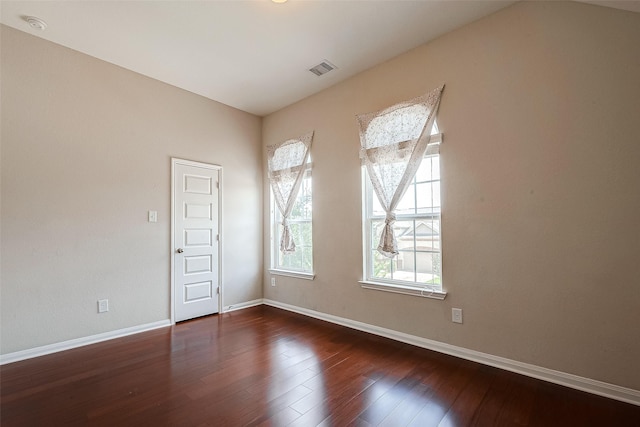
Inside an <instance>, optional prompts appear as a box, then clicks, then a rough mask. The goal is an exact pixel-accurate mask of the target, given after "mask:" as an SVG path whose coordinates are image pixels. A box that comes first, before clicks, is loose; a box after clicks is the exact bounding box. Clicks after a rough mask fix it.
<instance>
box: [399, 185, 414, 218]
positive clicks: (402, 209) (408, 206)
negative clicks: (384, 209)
mask: <svg viewBox="0 0 640 427" xmlns="http://www.w3.org/2000/svg"><path fill="white" fill-rule="evenodd" d="M415 191H416V190H415V186H414V185H413V184H411V185H410V186H409V188H407V192H406V193H404V196H402V199H400V203H398V207H397V208H396V214H397V215H402V214H405V215H406V214H413V213H415V211H416V197H415V196H416V195H415Z"/></svg>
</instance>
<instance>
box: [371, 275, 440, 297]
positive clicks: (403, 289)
mask: <svg viewBox="0 0 640 427" xmlns="http://www.w3.org/2000/svg"><path fill="white" fill-rule="evenodd" d="M358 283H360V286H361V287H362V288H364V289H373V290H376V291H384V292H393V293H395V294H404V295H413V296H415V297H423V298H433V299H437V300H440V301H442V300H444V299H445V298H446V297H447V293H446V292H441V291H437V290H435V289H429V288H419V287H417V286H403V285H392V284H390V283H378V282H370V281H368V280H360V281H359V282H358Z"/></svg>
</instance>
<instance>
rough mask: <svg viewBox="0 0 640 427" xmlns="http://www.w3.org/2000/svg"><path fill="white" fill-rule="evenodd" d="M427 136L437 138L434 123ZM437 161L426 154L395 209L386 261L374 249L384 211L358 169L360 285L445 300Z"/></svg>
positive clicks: (435, 157) (437, 156)
mask: <svg viewBox="0 0 640 427" xmlns="http://www.w3.org/2000/svg"><path fill="white" fill-rule="evenodd" d="M432 135H433V136H432V138H440V135H439V134H438V129H437V125H436V124H434V126H433V130H432ZM439 157H440V156H439V154H431V153H429V152H427V155H425V157H424V158H423V160H422V162H421V164H420V167H419V169H418V171H417V172H416V174H415V176H414V178H413V181H412V182H411V184H410V185H409V187H408V188H407V191H406V192H405V193H404V195H403V197H402V199H401V201H400V203H399V204H398V207H397V208H396V210H395V214H396V221H395V224H394V225H393V229H394V233H395V235H396V239H397V243H398V252H399V254H398V255H397V256H395V257H393V258H391V259H390V258H387V257H385V256H383V255H381V254H380V253H379V252H378V251H377V247H378V243H379V242H380V235H381V233H382V229H383V227H384V225H385V211H384V209H383V208H382V206H381V205H380V203H379V201H378V198H377V196H376V194H375V192H374V191H373V187H372V185H371V181H370V180H369V177H368V176H367V172H366V168H364V167H363V177H362V180H363V194H364V201H363V202H364V209H363V211H364V212H363V217H364V221H363V228H364V230H363V235H364V248H365V249H364V252H365V253H364V264H365V265H364V278H365V279H364V284H363V286H364V287H369V288H374V289H380V290H388V291H394V292H401V293H409V294H416V295H422V296H431V297H436V298H444V295H445V294H444V293H443V292H442V253H441V244H440V243H441V237H440V210H441V209H440V208H441V207H440V158H439ZM425 292H427V293H428V294H425Z"/></svg>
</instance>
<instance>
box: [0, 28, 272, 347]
mask: <svg viewBox="0 0 640 427" xmlns="http://www.w3.org/2000/svg"><path fill="white" fill-rule="evenodd" d="M1 34H2V46H1V51H2V58H1V59H2V69H1V73H2V74H1V77H2V81H1V90H2V93H1V96H2V123H1V124H2V135H1V136H2V252H1V255H2V265H1V268H2V270H1V280H2V286H1V292H2V305H1V311H2V314H1V322H2V327H1V328H2V331H1V332H2V333H1V337H0V341H1V344H2V347H1V351H2V353H3V354H6V353H10V352H14V351H18V350H23V349H29V348H33V347H37V346H41V345H46V344H51V343H57V342H60V341H65V340H69V339H73V338H79V337H86V336H90V335H93V334H98V333H102V332H107V331H113V330H117V329H121V328H126V327H132V326H138V325H143V324H146V323H151V322H155V321H160V320H165V319H168V318H169V317H170V277H169V276H170V274H169V262H170V254H171V251H170V247H169V245H170V186H171V177H170V170H171V160H170V159H171V157H179V158H186V159H190V160H197V161H202V162H207V163H214V164H219V165H222V167H223V174H224V175H223V179H224V182H223V186H224V187H223V198H224V199H223V202H224V212H223V215H224V216H223V238H224V252H223V257H224V262H223V266H224V290H225V300H224V304H225V305H229V304H235V303H239V302H245V301H249V300H253V299H256V298H260V297H261V296H262V285H261V282H262V274H263V273H262V240H261V237H260V236H262V233H263V230H262V223H261V218H260V215H259V214H257V212H259V211H260V209H261V206H262V186H263V182H262V149H261V147H260V135H261V119H260V118H259V117H256V116H253V115H250V114H247V113H244V112H241V111H238V110H235V109H232V108H230V107H227V106H224V105H222V104H219V103H216V102H213V101H210V100H208V99H205V98H203V97H200V96H197V95H194V94H191V93H188V92H185V91H183V90H180V89H177V88H175V87H172V86H169V85H166V84H163V83H160V82H158V81H155V80H152V79H149V78H146V77H143V76H141V75H138V74H135V73H133V72H130V71H127V70H124V69H122V68H119V67H116V66H113V65H111V64H108V63H106V62H103V61H99V60H97V59H94V58H92V57H89V56H86V55H83V54H80V53H78V52H74V51H72V50H69V49H66V48H63V47H61V46H58V45H55V44H52V43H50V42H47V41H44V40H42V39H38V38H35V37H32V36H30V35H27V34H25V33H22V32H19V31H16V30H13V29H10V28H8V27H2V33H1ZM148 210H157V211H158V215H159V221H158V223H148V222H147V211H148ZM99 298H108V299H109V302H110V312H109V313H106V314H100V315H98V314H97V306H96V301H97V300H98V299H99Z"/></svg>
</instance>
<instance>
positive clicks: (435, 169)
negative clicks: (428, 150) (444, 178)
mask: <svg viewBox="0 0 640 427" xmlns="http://www.w3.org/2000/svg"><path fill="white" fill-rule="evenodd" d="M431 171H432V172H431V179H440V156H432V157H431Z"/></svg>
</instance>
